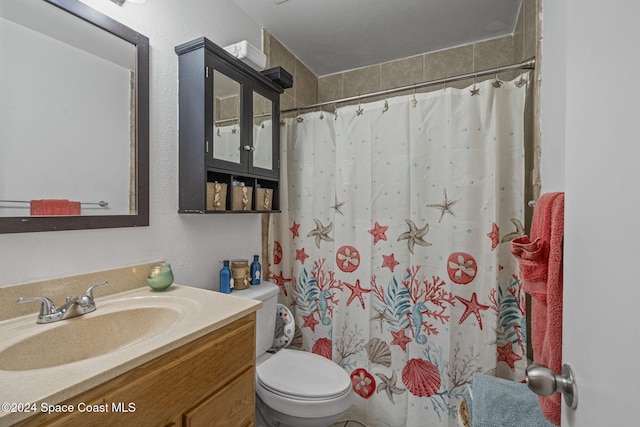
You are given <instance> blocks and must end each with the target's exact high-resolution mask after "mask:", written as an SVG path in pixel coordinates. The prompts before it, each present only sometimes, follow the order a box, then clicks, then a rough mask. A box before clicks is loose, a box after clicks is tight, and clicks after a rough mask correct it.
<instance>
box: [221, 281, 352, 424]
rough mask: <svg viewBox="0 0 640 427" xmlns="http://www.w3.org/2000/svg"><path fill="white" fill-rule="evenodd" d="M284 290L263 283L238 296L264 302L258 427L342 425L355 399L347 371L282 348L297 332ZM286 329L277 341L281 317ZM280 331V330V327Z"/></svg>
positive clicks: (259, 330) (259, 336)
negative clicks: (282, 301) (285, 303)
mask: <svg viewBox="0 0 640 427" xmlns="http://www.w3.org/2000/svg"><path fill="white" fill-rule="evenodd" d="M278 292H279V288H278V286H276V285H275V284H273V283H270V282H262V284H260V285H255V286H250V287H249V288H248V289H243V290H240V291H233V293H232V295H234V296H239V297H243V298H250V299H256V300H260V301H262V304H263V305H262V308H261V309H260V310H258V312H257V318H256V358H257V359H256V395H257V396H256V425H257V426H258V427H275V426H282V427H299V426H305V427H326V426H329V425H331V424H333V423H335V422H337V421H339V420H340V419H341V418H342V417H343V416H344V415H345V414H346V413H347V411H348V410H349V408H350V407H351V404H352V401H353V392H352V390H351V380H350V379H349V375H348V374H347V372H346V371H345V370H344V369H342V368H341V367H340V366H339V365H338V364H336V363H334V362H332V361H331V360H329V359H327V358H325V357H322V356H318V355H317V354H313V353H309V352H305V351H297V350H288V349H285V348H283V349H281V350H279V351H277V352H276V353H275V354H272V353H267V350H269V349H270V348H271V347H273V346H274V345H275V346H276V347H282V346H283V345H284V346H286V345H288V344H289V342H290V341H291V338H292V337H293V332H294V329H295V328H294V319H293V316H292V315H291V313H290V312H289V310H288V309H287V308H286V307H285V306H283V305H281V304H278ZM278 316H280V318H281V319H283V322H279V323H280V327H282V326H283V327H282V331H281V332H279V333H278V335H279V336H277V337H274V331H275V330H276V317H278ZM278 330H279V331H280V328H278Z"/></svg>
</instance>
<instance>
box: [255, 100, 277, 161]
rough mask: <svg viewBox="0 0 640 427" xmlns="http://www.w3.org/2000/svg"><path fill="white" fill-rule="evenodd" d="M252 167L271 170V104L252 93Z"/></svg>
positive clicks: (269, 101)
mask: <svg viewBox="0 0 640 427" xmlns="http://www.w3.org/2000/svg"><path fill="white" fill-rule="evenodd" d="M252 164H253V167H254V168H261V169H267V170H272V169H273V103H272V102H271V100H270V99H267V98H265V97H264V96H262V95H260V94H259V93H256V92H253V163H252Z"/></svg>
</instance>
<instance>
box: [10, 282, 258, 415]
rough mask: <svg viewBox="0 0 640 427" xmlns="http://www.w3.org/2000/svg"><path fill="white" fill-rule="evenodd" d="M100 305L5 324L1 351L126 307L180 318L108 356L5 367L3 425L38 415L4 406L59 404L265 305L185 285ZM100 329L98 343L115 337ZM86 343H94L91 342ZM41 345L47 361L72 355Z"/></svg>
mask: <svg viewBox="0 0 640 427" xmlns="http://www.w3.org/2000/svg"><path fill="white" fill-rule="evenodd" d="M95 302H96V307H97V309H96V311H94V312H92V313H88V314H85V315H83V316H78V317H75V318H72V319H68V320H62V321H59V322H55V323H50V324H36V317H37V315H36V314H30V315H27V316H21V317H16V318H13V319H9V320H5V321H2V322H0V352H2V351H3V350H5V349H7V348H9V347H11V346H12V345H14V344H16V343H17V342H19V341H21V340H24V339H25V338H28V337H30V336H33V335H37V334H40V333H42V332H46V331H47V330H48V329H51V328H55V327H60V326H63V324H64V323H65V322H74V321H75V322H78V321H86V320H89V319H91V318H92V317H96V316H100V315H105V314H108V313H110V312H115V311H119V310H123V309H124V310H126V309H135V308H140V307H164V308H167V309H170V310H174V311H176V312H177V313H179V314H178V315H177V316H176V318H177V320H175V323H173V324H172V325H171V326H170V327H168V328H166V329H163V330H162V331H160V332H158V333H156V334H155V335H153V336H151V337H149V338H146V339H141V340H139V341H136V342H133V343H131V344H128V345H126V346H125V347H122V348H119V349H118V350H115V351H112V352H109V353H105V354H101V355H98V356H95V357H91V358H87V359H84V360H79V361H76V362H72V363H66V364H63V365H59V366H54V367H48V368H41V369H30V370H2V366H0V404H3V408H2V409H0V426H4V425H10V424H12V423H15V422H17V421H19V420H22V419H25V418H28V417H30V416H32V415H35V414H34V413H33V412H30V413H29V412H24V411H16V412H11V409H10V412H6V410H5V409H6V408H5V407H4V406H5V405H4V404H5V403H10V404H11V403H14V404H15V405H14V407H13V408H12V409H13V410H16V409H21V410H22V407H24V406H25V404H34V403H35V405H34V406H31V408H33V407H35V408H36V410H37V412H39V411H40V408H41V405H42V404H43V403H44V404H48V405H53V404H57V403H60V402H62V401H64V400H67V399H69V398H71V397H73V396H76V395H78V394H80V393H82V392H85V391H87V390H89V389H91V388H93V387H95V386H97V385H99V384H102V383H104V382H106V381H108V380H110V379H113V378H115V377H117V376H118V375H120V374H123V373H125V372H127V371H129V370H131V369H133V368H135V367H137V366H140V365H142V364H144V363H146V362H148V361H150V360H152V359H155V358H156V357H158V356H161V355H163V354H165V353H167V352H169V351H171V350H174V349H176V348H178V347H180V346H182V345H184V344H186V343H188V342H191V341H193V340H195V339H197V338H200V337H202V336H204V335H206V334H208V333H210V332H213V331H215V330H217V329H219V328H221V327H223V326H225V325H228V324H229V323H231V322H233V321H235V320H238V319H240V318H242V317H244V316H245V315H247V314H250V313H252V312H254V311H256V310H257V309H258V308H260V306H261V305H262V303H261V302H259V301H254V300H250V299H245V298H240V297H236V296H233V295H226V294H221V293H219V292H213V291H208V290H203V289H198V288H192V287H188V286H181V285H173V286H171V287H170V288H169V289H168V290H167V291H165V292H153V291H152V290H151V289H150V288H147V287H144V288H137V289H134V290H131V291H126V292H121V293H118V294H113V295H109V296H105V297H102V298H96V300H95ZM93 322H94V323H95V325H99V324H100V323H99V321H95V320H94V321H93ZM131 328H136V325H135V324H133V325H131ZM96 329H97V330H96V331H95V340H100V339H104V336H105V335H107V334H109V333H114V331H101V330H99V328H96ZM115 333H117V331H115ZM62 341H63V340H62ZM86 345H88V346H91V345H92V344H91V342H90V341H89V342H87V343H86ZM42 347H43V348H42V353H41V355H42V357H44V358H46V357H47V352H56V351H72V349H69V348H68V346H67V345H66V343H65V342H54V343H47V342H43V345H42Z"/></svg>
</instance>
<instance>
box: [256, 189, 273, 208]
mask: <svg viewBox="0 0 640 427" xmlns="http://www.w3.org/2000/svg"><path fill="white" fill-rule="evenodd" d="M272 206H273V190H272V189H271V188H256V210H257V211H270V210H271V209H272Z"/></svg>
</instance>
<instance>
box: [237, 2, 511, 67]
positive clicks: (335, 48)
mask: <svg viewBox="0 0 640 427" xmlns="http://www.w3.org/2000/svg"><path fill="white" fill-rule="evenodd" d="M234 1H235V2H236V3H237V4H238V5H239V6H240V7H241V8H242V9H243V10H245V11H246V12H247V14H249V16H251V17H252V18H253V19H254V20H255V21H256V22H257V23H258V24H260V25H262V26H263V27H265V28H266V29H267V31H269V33H271V34H272V35H273V36H275V37H276V38H277V39H278V40H279V41H280V42H281V43H282V44H283V45H284V46H285V47H287V49H289V50H290V51H291V52H292V53H293V54H294V55H295V56H296V57H298V59H300V60H301V61H302V62H303V63H304V64H305V65H306V66H307V67H309V69H311V71H313V72H314V73H315V74H316V75H317V76H324V75H327V74H332V73H336V72H340V71H345V70H349V69H354V68H360V67H364V66H368V65H373V64H379V63H382V62H387V61H391V60H394V59H399V58H405V57H408V56H413V55H417V54H421V53H426V52H433V51H436V50H441V49H447V48H450V47H454V46H460V45H464V44H469V43H472V42H476V41H480V40H487V39H492V38H496V37H501V36H505V35H509V34H513V32H514V28H515V26H516V21H517V17H518V12H519V10H520V4H521V0H284V1H283V2H282V3H279V4H277V3H276V1H282V0H234Z"/></svg>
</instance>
